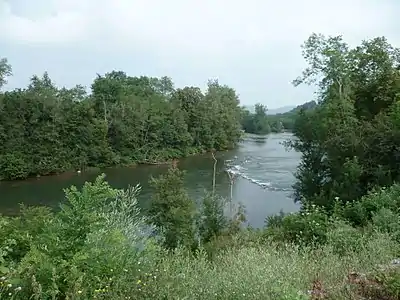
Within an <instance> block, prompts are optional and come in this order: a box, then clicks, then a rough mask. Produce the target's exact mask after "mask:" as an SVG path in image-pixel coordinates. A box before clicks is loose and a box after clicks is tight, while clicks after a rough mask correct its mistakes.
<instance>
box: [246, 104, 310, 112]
mask: <svg viewBox="0 0 400 300" xmlns="http://www.w3.org/2000/svg"><path fill="white" fill-rule="evenodd" d="M316 105H317V103H316V102H315V101H309V102H306V103H303V104H300V105H297V106H295V105H288V106H282V107H278V108H275V109H268V111H267V115H281V114H285V113H290V112H295V111H299V110H300V109H302V108H305V109H311V108H314V107H315V106H316ZM244 107H245V109H246V110H248V111H249V112H251V113H254V112H255V111H254V105H245V106H244Z"/></svg>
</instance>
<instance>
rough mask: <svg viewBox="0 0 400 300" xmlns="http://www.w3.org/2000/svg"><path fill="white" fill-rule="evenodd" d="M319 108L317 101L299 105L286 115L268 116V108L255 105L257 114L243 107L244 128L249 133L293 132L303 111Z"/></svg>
mask: <svg viewBox="0 0 400 300" xmlns="http://www.w3.org/2000/svg"><path fill="white" fill-rule="evenodd" d="M316 106H317V103H316V102H315V101H310V102H307V103H304V104H302V105H298V106H297V107H295V108H293V109H292V110H290V111H288V112H286V113H280V114H274V115H267V114H266V112H267V108H266V107H265V106H264V105H262V104H256V105H255V109H254V111H255V113H251V112H250V111H249V110H248V109H247V108H246V107H242V119H241V120H242V121H241V123H242V128H243V130H244V131H245V132H247V133H253V134H267V133H270V132H277V133H279V132H282V131H283V130H290V131H292V130H293V128H294V124H295V121H296V119H297V118H298V116H299V114H300V113H301V112H302V111H307V110H312V109H314V108H315V107H316Z"/></svg>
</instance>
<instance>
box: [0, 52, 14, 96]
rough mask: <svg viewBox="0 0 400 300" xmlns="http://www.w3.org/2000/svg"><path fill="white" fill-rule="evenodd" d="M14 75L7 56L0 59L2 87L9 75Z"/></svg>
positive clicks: (0, 85) (0, 83)
mask: <svg viewBox="0 0 400 300" xmlns="http://www.w3.org/2000/svg"><path fill="white" fill-rule="evenodd" d="M11 75H12V68H11V65H10V64H9V63H8V61H7V59H6V58H1V59H0V89H1V88H2V87H3V86H4V85H5V84H6V83H7V77H8V76H11Z"/></svg>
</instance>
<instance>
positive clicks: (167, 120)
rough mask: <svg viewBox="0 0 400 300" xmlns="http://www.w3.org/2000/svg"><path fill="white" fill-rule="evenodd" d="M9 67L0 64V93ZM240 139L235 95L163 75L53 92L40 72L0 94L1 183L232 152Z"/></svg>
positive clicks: (110, 79) (116, 76)
mask: <svg viewBox="0 0 400 300" xmlns="http://www.w3.org/2000/svg"><path fill="white" fill-rule="evenodd" d="M9 75H11V66H10V65H9V64H8V63H7V61H6V60H5V59H2V60H1V63H0V84H1V85H0V88H1V86H2V85H3V84H4V83H5V80H6V78H7V76H9ZM240 136H241V128H240V108H239V99H238V96H237V94H236V92H235V91H234V90H233V89H232V88H230V87H228V86H224V85H221V84H219V83H218V82H217V81H210V82H209V83H208V86H207V90H206V91H205V93H203V92H202V91H201V90H200V88H197V87H185V88H182V89H177V88H175V87H174V84H173V82H172V81H171V79H170V78H168V77H162V78H152V77H146V76H141V77H130V76H128V75H126V74H125V73H123V72H117V71H113V72H110V73H107V74H105V75H104V76H100V75H99V76H98V77H97V78H96V79H95V80H94V82H93V84H92V86H91V94H90V95H87V94H86V91H85V89H84V88H83V87H82V86H79V85H78V86H76V87H75V88H72V89H66V88H57V87H56V86H55V84H54V83H53V82H52V81H51V79H50V77H49V75H48V74H47V73H45V74H44V75H43V76H42V77H38V76H33V77H32V78H31V80H30V84H29V86H28V87H26V88H25V89H16V90H13V91H7V92H4V93H0V180H1V179H7V180H12V179H23V178H26V177H29V176H36V175H48V174H53V173H59V172H63V171H69V170H81V169H85V168H88V167H105V166H114V165H132V164H136V163H159V162H164V161H168V160H171V159H175V158H179V157H182V156H187V155H191V154H196V153H201V152H204V151H208V150H212V149H215V150H224V149H229V148H232V147H234V146H235V145H236V144H237V142H238V141H239V138H240Z"/></svg>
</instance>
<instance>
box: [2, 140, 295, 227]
mask: <svg viewBox="0 0 400 300" xmlns="http://www.w3.org/2000/svg"><path fill="white" fill-rule="evenodd" d="M287 138H290V135H288V134H277V135H268V136H263V137H260V136H246V137H245V140H244V141H243V142H242V143H241V144H240V145H239V147H238V148H237V149H235V150H232V151H226V152H220V153H218V154H217V159H218V163H217V170H216V171H217V172H216V191H217V193H218V194H219V195H221V196H224V197H229V195H230V181H229V178H228V175H227V173H226V169H227V168H230V169H232V170H236V172H238V174H239V175H240V176H238V177H237V179H236V180H235V183H234V187H233V201H234V202H236V203H237V202H242V203H243V204H244V205H245V206H246V211H247V217H248V220H249V222H250V224H251V225H253V226H255V227H260V226H262V225H263V223H264V219H265V217H266V216H267V215H270V214H275V213H279V211H280V210H283V211H285V212H291V211H296V210H298V205H296V204H294V203H293V200H292V199H290V195H291V193H292V190H291V185H292V184H293V181H294V177H293V172H294V171H295V169H296V166H297V164H298V162H299V158H300V155H299V154H298V153H295V152H293V151H289V152H287V151H285V149H284V147H283V146H282V145H280V142H281V141H283V140H285V139H287ZM213 164H214V161H213V159H212V156H211V154H204V155H199V156H193V157H188V158H185V159H182V160H180V162H179V165H178V166H179V168H180V169H183V170H185V171H186V176H185V186H186V188H187V190H188V193H189V195H190V196H192V197H193V198H195V199H199V198H201V197H203V196H204V192H205V190H208V191H211V189H212V173H213ZM167 169H168V165H152V166H136V167H132V168H110V169H105V170H97V171H88V172H83V173H81V174H77V173H64V174H61V175H57V176H47V177H39V178H32V179H29V180H24V181H14V182H0V212H1V213H2V214H5V215H15V214H17V213H18V211H19V203H22V202H23V203H24V204H26V205H46V206H50V207H52V208H54V209H57V208H58V207H59V204H60V202H62V201H64V200H65V199H64V192H63V189H65V188H67V187H69V186H71V185H75V186H77V187H78V188H80V187H81V186H82V185H83V184H84V182H86V181H93V180H94V179H95V178H96V177H97V176H98V175H99V174H100V173H102V172H104V173H105V174H106V180H107V181H108V182H109V183H110V184H111V186H113V187H115V188H126V187H128V186H129V185H136V184H138V183H139V184H140V185H141V186H142V191H141V194H140V196H139V203H140V205H141V206H142V207H143V208H146V207H148V205H149V203H150V200H151V194H152V189H151V187H150V185H149V179H150V177H151V176H153V177H156V176H158V175H160V174H164V173H165V172H166V171H167Z"/></svg>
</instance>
